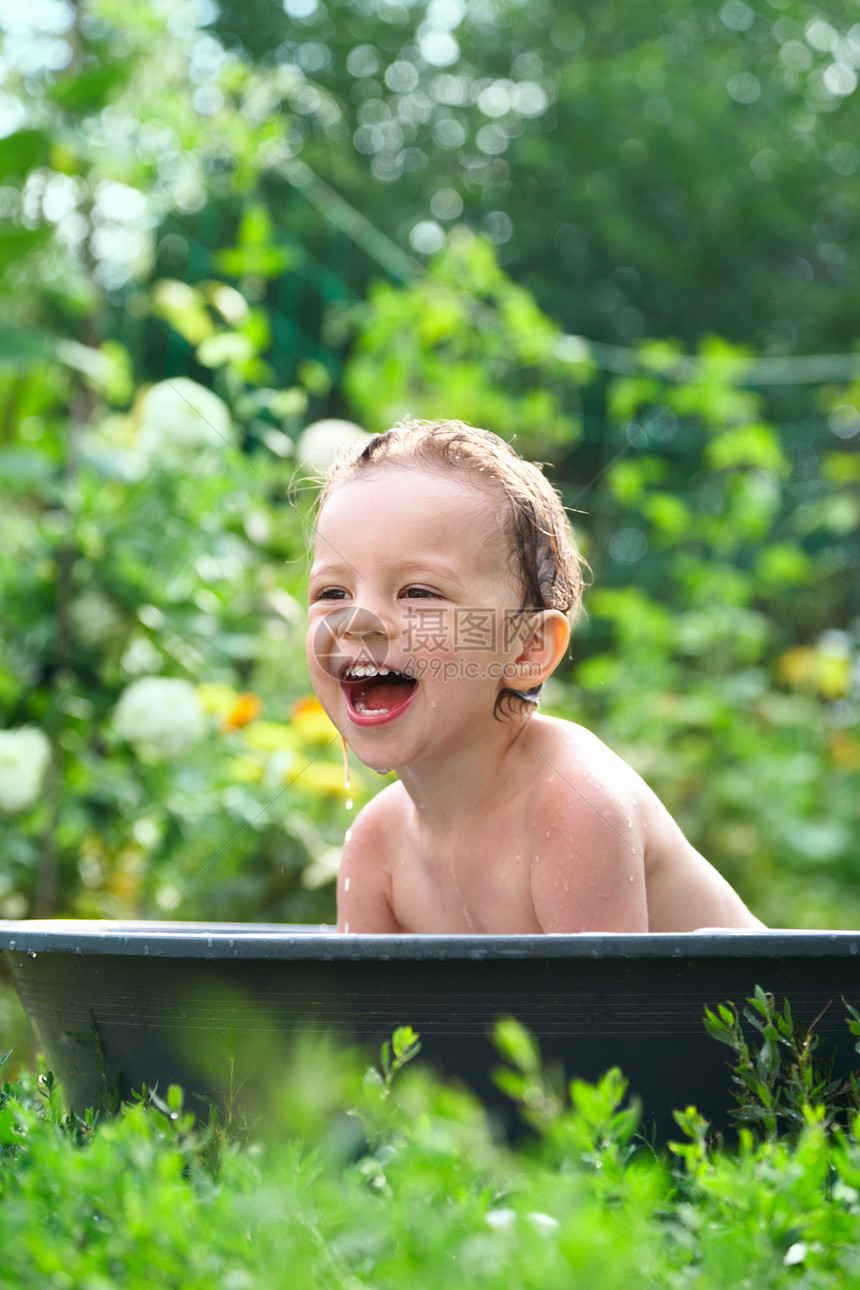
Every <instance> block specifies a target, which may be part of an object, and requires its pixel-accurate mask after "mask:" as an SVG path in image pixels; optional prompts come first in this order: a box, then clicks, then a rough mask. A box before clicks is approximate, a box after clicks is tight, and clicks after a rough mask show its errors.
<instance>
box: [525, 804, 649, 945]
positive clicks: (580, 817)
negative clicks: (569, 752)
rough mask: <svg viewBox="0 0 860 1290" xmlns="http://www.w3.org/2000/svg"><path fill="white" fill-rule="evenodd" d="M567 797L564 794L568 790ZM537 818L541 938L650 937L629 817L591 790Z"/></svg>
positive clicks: (534, 883)
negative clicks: (553, 934)
mask: <svg viewBox="0 0 860 1290" xmlns="http://www.w3.org/2000/svg"><path fill="white" fill-rule="evenodd" d="M568 791H569V790H568ZM554 807H555V809H552V808H550V809H544V811H542V819H541V825H542V828H541V829H540V830H536V833H537V842H536V845H537V847H538V855H539V857H540V858H539V861H538V862H537V863H535V862H534V860H533V862H532V868H531V890H532V902H533V904H534V909H535V914H536V916H537V920H538V923H539V925H540V928H541V931H543V932H647V931H648V905H647V896H646V887H645V874H644V866H643V863H642V856H641V849H640V838H639V831H638V830H635V829H634V828H628V824H627V821H628V819H631V818H632V817H631V816H630V815H629V814H628V813H627V811H626V810H625V808H624V805H623V803H621V802H619V801H618V799H617V797H616V798H615V799H614V800H613V799H610V798H608V797H607V796H606V795H604V794H603V793H601V792H599V791H595V790H594V789H592V788H591V787H590V786H589V788H587V789H586V791H585V792H584V793H583V794H582V796H581V797H578V798H577V799H576V801H575V804H574V806H573V807H571V805H570V802H569V800H568V801H565V800H564V795H562V799H561V800H559V801H557V802H556V803H555V804H554Z"/></svg>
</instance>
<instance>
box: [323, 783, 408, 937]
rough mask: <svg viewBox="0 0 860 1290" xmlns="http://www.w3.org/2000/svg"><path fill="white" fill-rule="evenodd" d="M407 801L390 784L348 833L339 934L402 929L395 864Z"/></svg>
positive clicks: (339, 898)
mask: <svg viewBox="0 0 860 1290" xmlns="http://www.w3.org/2000/svg"><path fill="white" fill-rule="evenodd" d="M405 796H406V795H405V792H404V789H403V786H402V785H401V784H389V785H388V787H387V788H384V789H383V790H382V792H381V793H378V794H377V795H376V797H373V798H371V800H370V801H369V802H368V803H367V805H366V806H364V807H363V808H362V810H361V811H360V812H359V813H358V815H357V816H356V818H355V820H354V821H353V823H352V825H351V826H350V828H349V829H348V830H347V833H346V837H345V838H344V844H343V855H342V857H341V862H340V869H339V871H338V879H337V925H338V930H339V931H343V932H347V931H352V932H386V931H396V930H398V929H397V924H396V920H395V918H394V914H393V911H392V908H391V861H392V857H393V856H394V855H395V854H396V851H397V842H398V839H399V838H400V837H402V832H403V822H404V815H405V800H404V799H405Z"/></svg>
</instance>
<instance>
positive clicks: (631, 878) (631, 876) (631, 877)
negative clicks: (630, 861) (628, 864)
mask: <svg viewBox="0 0 860 1290" xmlns="http://www.w3.org/2000/svg"><path fill="white" fill-rule="evenodd" d="M632 881H633V874H632V873H631V875H630V882H632Z"/></svg>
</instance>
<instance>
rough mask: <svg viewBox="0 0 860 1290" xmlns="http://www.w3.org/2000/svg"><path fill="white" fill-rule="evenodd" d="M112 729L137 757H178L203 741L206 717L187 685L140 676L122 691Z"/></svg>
mask: <svg viewBox="0 0 860 1290" xmlns="http://www.w3.org/2000/svg"><path fill="white" fill-rule="evenodd" d="M113 725H114V730H115V731H116V733H117V734H118V735H119V737H120V738H121V739H125V740H127V741H128V743H130V744H131V745H132V747H133V748H134V749H135V751H136V752H137V753H138V754H142V755H143V756H145V757H153V758H162V757H181V756H182V755H183V753H187V752H188V751H189V750H190V749H191V748H193V747H194V745H195V744H197V743H199V742H200V740H201V739H202V738H203V734H204V732H205V730H206V716H205V714H204V711H203V705H202V704H201V702H200V700H199V698H198V697H197V691H196V690H195V688H194V686H193V685H192V684H191V682H190V681H182V680H180V679H178V678H175V677H167V676H144V677H141V679H140V680H139V681H133V682H132V683H131V685H130V686H129V687H128V689H127V690H125V691H123V693H122V695H121V696H120V700H119V703H118V704H117V706H116V710H115V711H114V716H113Z"/></svg>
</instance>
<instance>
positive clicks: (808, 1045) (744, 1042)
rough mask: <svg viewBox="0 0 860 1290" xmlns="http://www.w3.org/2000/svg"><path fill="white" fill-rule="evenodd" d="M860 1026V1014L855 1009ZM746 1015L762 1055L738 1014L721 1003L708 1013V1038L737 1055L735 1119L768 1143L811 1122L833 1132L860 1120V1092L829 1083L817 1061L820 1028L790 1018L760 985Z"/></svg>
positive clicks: (785, 1007)
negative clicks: (843, 1121) (838, 1124)
mask: <svg viewBox="0 0 860 1290" xmlns="http://www.w3.org/2000/svg"><path fill="white" fill-rule="evenodd" d="M851 1012H852V1014H853V1016H854V1017H855V1020H854V1021H852V1022H851V1023H850V1026H851V1028H854V1027H855V1026H856V1025H857V1021H856V1013H854V1010H853V1009H851ZM743 1016H744V1018H745V1019H746V1021H747V1022H748V1023H749V1025H750V1026H752V1027H753V1029H754V1030H755V1031H756V1032H757V1033H758V1035H759V1037H760V1038H759V1040H758V1041H757V1042H758V1045H759V1046H758V1048H757V1050H753V1049H752V1048H751V1047H750V1044H749V1040H748V1039H747V1037H746V1035H745V1033H744V1030H743V1027H742V1025H741V1021H740V1017H739V1016H738V1011H737V1009H736V1008H735V1007H734V1006H733V1005H732V1004H720V1005H719V1007H718V1008H717V1011H716V1012H712V1011H711V1009H710V1008H706V1009H705V1028H706V1030H707V1031H708V1034H709V1035H712V1036H713V1037H714V1039H718V1040H719V1041H720V1042H721V1043H724V1044H727V1045H728V1046H729V1047H730V1048H731V1049H732V1050H733V1052H734V1055H735V1056H734V1063H733V1076H732V1078H733V1080H734V1083H735V1085H736V1086H737V1088H736V1092H735V1096H736V1098H737V1100H738V1104H739V1105H738V1109H737V1110H736V1111H735V1118H736V1120H737V1122H738V1123H739V1124H747V1125H749V1126H751V1127H752V1128H753V1129H757V1130H758V1131H759V1133H760V1134H761V1135H762V1136H763V1137H764V1138H767V1139H769V1140H774V1139H775V1138H776V1137H777V1136H778V1135H779V1134H784V1133H791V1132H793V1133H795V1134H797V1133H799V1132H800V1131H801V1130H802V1129H803V1128H804V1127H805V1126H806V1125H807V1124H809V1123H810V1117H812V1118H813V1119H814V1120H815V1122H817V1123H822V1124H823V1125H825V1127H829V1126H830V1125H831V1124H833V1123H834V1122H835V1121H836V1120H837V1119H839V1118H844V1117H845V1116H846V1114H847V1115H848V1116H849V1117H850V1120H851V1121H853V1119H854V1118H855V1116H856V1115H857V1110H858V1101H857V1089H856V1086H855V1085H854V1084H853V1083H852V1084H849V1085H848V1086H847V1087H846V1086H843V1084H842V1083H841V1081H839V1080H833V1079H831V1078H830V1076H829V1073H828V1070H827V1066H826V1063H823V1062H822V1061H821V1059H820V1058H818V1057H816V1052H817V1049H818V1047H819V1037H818V1036H817V1035H816V1034H815V1033H814V1029H815V1023H814V1022H813V1024H812V1025H811V1026H809V1027H804V1026H800V1025H799V1024H798V1023H797V1022H796V1021H795V1020H794V1018H793V1017H792V1015H791V1004H790V1003H789V1001H788V1000H787V999H786V1000H785V1001H784V1003H783V1008H782V1011H780V1009H779V1008H777V1006H776V1003H775V1000H774V997H773V995H772V994H768V993H767V992H766V991H765V990H762V989H761V987H760V986H756V991H755V997H754V998H752V999H750V1000H749V1001H748V1004H747V1006H746V1007H745V1008H744V1009H743Z"/></svg>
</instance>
